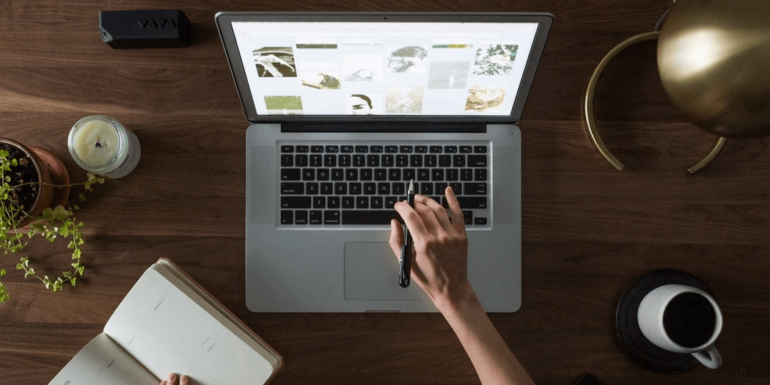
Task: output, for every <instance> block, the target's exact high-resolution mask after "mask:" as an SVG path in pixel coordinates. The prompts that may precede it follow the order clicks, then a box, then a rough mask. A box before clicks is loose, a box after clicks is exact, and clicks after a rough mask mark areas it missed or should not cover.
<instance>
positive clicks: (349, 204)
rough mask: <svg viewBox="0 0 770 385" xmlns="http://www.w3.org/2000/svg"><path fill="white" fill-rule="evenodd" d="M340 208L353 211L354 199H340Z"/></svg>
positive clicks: (354, 206)
mask: <svg viewBox="0 0 770 385" xmlns="http://www.w3.org/2000/svg"><path fill="white" fill-rule="evenodd" d="M342 208H343V209H354V208H356V198H354V197H342Z"/></svg>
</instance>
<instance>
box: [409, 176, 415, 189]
mask: <svg viewBox="0 0 770 385" xmlns="http://www.w3.org/2000/svg"><path fill="white" fill-rule="evenodd" d="M409 191H414V179H410V180H409Z"/></svg>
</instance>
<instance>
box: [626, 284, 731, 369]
mask: <svg viewBox="0 0 770 385" xmlns="http://www.w3.org/2000/svg"><path fill="white" fill-rule="evenodd" d="M709 305H710V307H709ZM637 317H638V320H639V328H640V329H641V330H642V333H643V334H644V336H645V337H647V339H648V340H650V342H652V343H653V344H655V345H656V346H658V347H659V348H661V349H665V350H668V351H670V352H674V353H685V354H687V353H689V354H692V355H693V357H695V358H696V359H697V360H698V361H700V362H701V363H702V364H703V365H705V366H706V367H707V368H710V369H716V368H718V367H720V366H722V356H721V355H720V354H719V352H718V351H717V348H716V346H715V344H716V340H717V338H719V333H721V332H722V312H721V310H720V309H719V304H717V302H716V301H715V300H714V298H713V297H711V296H710V295H709V294H708V293H706V292H705V291H703V290H701V289H698V288H695V287H692V286H687V285H676V284H670V285H663V286H660V287H658V288H655V289H654V290H652V291H651V292H649V293H648V294H647V295H646V296H645V297H644V298H643V299H642V302H641V303H640V304H639V311H638V313H637Z"/></svg>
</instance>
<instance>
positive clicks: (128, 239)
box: [0, 0, 770, 385]
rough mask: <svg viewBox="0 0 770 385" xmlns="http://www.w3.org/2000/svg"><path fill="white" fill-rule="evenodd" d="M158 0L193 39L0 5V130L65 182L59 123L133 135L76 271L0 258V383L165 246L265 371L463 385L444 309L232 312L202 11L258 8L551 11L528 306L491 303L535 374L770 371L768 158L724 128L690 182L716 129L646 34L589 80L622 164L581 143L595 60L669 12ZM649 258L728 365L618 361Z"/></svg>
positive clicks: (90, 4) (218, 95) (534, 136)
mask: <svg viewBox="0 0 770 385" xmlns="http://www.w3.org/2000/svg"><path fill="white" fill-rule="evenodd" d="M322 3H323V4H322V5H319V4H320V3H318V2H315V1H302V0H298V1H293V2H272V3H271V2H252V1H245V0H232V1H226V2H218V1H203V0H186V1H171V2H166V3H164V5H163V6H164V7H167V8H178V9H182V10H184V12H185V13H186V14H187V16H188V17H189V18H190V20H191V21H192V23H193V45H192V46H191V47H190V48H188V49H163V50H113V49H111V48H110V47H108V46H107V45H105V44H104V43H102V42H101V40H100V36H99V32H98V28H97V14H98V11H99V10H118V9H143V8H144V9H146V8H153V7H157V6H156V5H155V2H153V1H147V0H144V1H111V2H106V3H105V2H103V1H96V0H81V1H78V2H72V1H60V0H40V1H34V2H29V1H21V0H11V1H6V2H5V3H4V4H3V6H2V7H0V136H7V137H10V138H14V139H16V140H20V141H23V142H25V143H28V144H30V145H34V146H38V147H43V148H46V149H49V150H50V151H52V152H53V153H55V154H56V155H58V156H60V157H61V158H62V159H63V160H64V161H65V162H66V165H67V167H68V168H69V170H70V172H71V173H72V174H73V178H74V179H76V180H78V179H80V178H82V176H83V173H82V172H81V171H79V170H78V168H77V167H76V165H75V164H74V162H73V161H72V160H71V158H70V157H69V154H68V152H67V146H66V140H67V134H68V132H69V128H70V127H71V126H72V124H73V123H74V122H75V121H77V120H78V119H79V118H81V117H83V116H86V115H90V114H97V113H102V114H108V115H111V116H113V117H115V118H116V119H118V120H119V121H120V122H122V123H123V124H125V125H126V126H128V127H130V128H131V129H133V130H134V131H135V132H136V134H137V135H138V136H139V138H140V140H141V143H142V158H141V162H140V164H139V166H138V168H137V169H136V170H135V171H134V172H133V173H132V174H131V175H129V176H128V177H126V178H123V179H120V180H117V181H114V182H109V183H107V184H105V185H103V186H100V187H98V188H97V191H96V192H95V193H93V194H91V195H90V196H89V197H88V201H86V202H85V204H84V205H83V208H82V210H81V211H80V212H79V214H78V215H79V217H80V219H81V220H83V221H84V222H85V223H86V227H85V229H84V232H85V233H86V238H87V243H86V245H85V246H84V248H83V253H84V258H83V259H84V263H85V264H87V266H88V267H87V270H86V275H85V276H84V278H83V280H82V281H81V284H80V285H78V287H77V288H75V289H72V288H66V289H65V290H64V292H62V293H57V294H50V293H48V292H46V291H45V289H43V288H42V287H41V286H40V285H39V284H38V283H37V282H32V281H24V280H23V279H22V278H21V275H20V274H17V272H16V271H15V270H14V265H15V263H16V261H17V260H16V258H17V256H2V261H3V262H2V264H1V266H2V267H4V268H6V269H8V270H9V276H6V277H5V278H4V279H3V281H4V282H6V283H7V285H8V287H9V290H10V291H11V295H12V299H11V300H10V301H9V302H8V303H7V304H5V305H0V383H3V384H9V385H15V384H25V385H27V384H45V383H47V382H48V381H49V380H50V379H51V378H53V376H54V375H55V374H56V373H57V372H58V371H59V370H60V368H61V367H62V366H63V365H64V364H66V363H67V362H68V361H69V360H70V359H71V358H72V357H73V356H74V355H75V354H76V353H77V352H78V350H79V349H80V348H81V347H83V346H84V345H85V344H86V343H87V342H88V341H89V340H90V339H91V338H93V337H94V336H95V335H96V334H98V333H99V332H100V331H101V330H102V327H103V325H104V324H105V322H106V321H107V319H108V317H109V316H110V314H111V313H112V311H113V310H114V309H115V307H116V306H117V305H118V303H119V302H120V300H121V299H122V298H123V296H124V295H125V294H126V293H127V291H128V290H129V288H130V287H131V286H132V285H133V284H134V282H135V280H136V279H137V278H138V277H139V276H140V274H141V273H142V272H143V271H144V270H145V269H146V268H147V267H148V266H149V265H150V264H151V263H152V262H154V261H155V260H156V259H158V257H170V258H172V259H173V260H174V261H175V262H176V263H177V264H179V265H180V266H182V267H183V268H184V269H185V270H186V271H187V272H188V273H189V274H190V275H192V276H193V277H194V278H195V279H196V280H198V281H199V282H200V283H201V284H203V285H204V286H205V287H206V288H208V290H209V291H210V292H212V293H213V294H214V295H215V296H216V297H217V298H219V299H220V300H221V301H222V302H223V303H224V304H225V305H226V306H228V307H229V308H230V309H232V311H233V312H234V313H235V314H236V315H238V316H239V317H241V318H242V319H243V320H244V321H245V322H246V323H247V324H248V325H249V326H251V327H252V328H253V329H254V330H255V331H256V332H257V333H258V334H260V335H261V336H262V337H264V338H265V340H267V341H268V342H269V343H270V344H271V345H272V346H273V347H275V348H276V349H277V350H278V351H279V352H280V353H282V354H283V356H284V357H285V359H286V366H285V368H284V369H283V371H282V372H281V373H280V374H279V375H278V376H277V377H276V378H275V381H274V383H275V384H307V383H318V384H378V383H383V384H385V383H388V384H391V383H399V384H418V383H419V384H424V383H435V384H450V383H451V384H460V383H474V382H477V378H476V375H475V373H474V371H473V368H472V366H471V364H470V361H469V360H468V359H467V357H466V355H465V353H464V351H463V350H462V347H461V346H460V344H459V343H458V342H457V340H456V338H455V336H454V334H453V333H452V331H451V330H450V328H449V327H448V326H447V324H446V323H445V321H444V320H443V318H442V317H441V316H440V315H439V314H404V315H401V314H252V313H250V312H249V311H248V310H247V309H246V307H245V305H244V291H243V290H244V289H243V287H244V222H245V221H244V212H245V210H244V208H245V196H244V173H245V159H244V135H245V129H246V127H247V123H246V121H245V118H244V115H243V113H242V110H241V106H240V102H239V100H238V97H237V95H236V92H235V87H234V85H233V81H232V79H231V76H230V71H229V69H228V66H227V62H226V60H225V57H224V53H223V50H222V47H221V44H220V41H219V37H218V35H217V32H216V27H215V25H214V14H215V13H216V12H217V11H224V10H262V11H264V10H271V11H285V10H297V11H383V10H388V11H546V12H551V13H553V14H554V15H555V16H556V22H555V25H554V28H553V31H552V33H551V37H550V39H549V42H548V46H547V47H546V51H545V56H544V57H543V60H542V64H541V67H540V69H539V71H538V74H537V77H536V79H535V83H534V86H533V90H532V93H531V95H530V98H529V102H528V103H527V106H526V108H525V113H524V116H523V119H522V122H521V128H522V132H523V141H524V143H523V148H524V149H523V170H522V173H523V175H522V179H523V186H524V187H523V191H522V193H523V198H522V200H523V202H522V206H523V223H524V228H523V234H522V235H523V239H524V245H523V253H524V254H523V255H524V262H523V277H524V278H523V279H524V281H523V292H524V294H523V306H522V308H521V310H520V311H519V312H517V313H515V314H505V315H501V314H492V315H490V317H491V318H492V320H493V321H494V323H495V325H496V326H497V328H498V330H499V331H500V333H501V334H502V335H503V337H504V338H505V340H506V341H507V342H508V344H509V345H510V347H511V348H512V350H513V351H514V353H515V354H516V355H517V356H518V358H519V359H520V360H521V362H522V363H523V364H524V365H525V366H526V367H527V368H528V370H529V372H530V373H531V375H532V377H533V378H534V379H535V381H536V382H537V383H540V384H565V385H566V384H571V383H572V381H574V379H575V378H576V377H577V376H578V375H580V374H581V373H584V372H592V373H594V374H595V375H597V376H598V377H599V378H600V379H601V380H602V381H603V382H604V383H605V384H679V383H682V384H685V383H686V384H767V383H768V382H770V366H769V365H767V360H768V352H769V351H770V328H768V324H770V319H769V318H770V290H768V276H769V274H770V258H769V257H768V256H769V255H770V241H769V239H770V237H768V236H767V233H768V229H770V205H769V204H768V203H767V200H768V190H769V189H770V178H768V177H767V175H768V173H769V172H770V151H766V147H767V146H768V141H767V140H766V139H761V140H752V141H731V142H729V143H728V145H727V147H726V148H725V150H724V152H723V153H722V155H720V156H719V157H718V158H717V160H716V161H715V162H714V163H713V164H712V165H710V166H708V167H707V168H706V169H704V170H703V171H702V172H701V173H700V174H698V175H697V176H694V177H688V176H686V175H685V168H687V167H688V166H690V165H691V164H693V163H694V162H695V161H697V160H699V159H700V157H701V156H703V155H704V154H705V153H706V152H708V150H709V149H710V148H711V146H712V145H713V143H714V140H715V138H714V137H712V136H710V135H709V134H706V133H703V132H701V131H700V130H699V129H697V128H695V127H693V126H692V125H690V124H689V123H687V121H686V120H685V119H684V118H683V116H682V115H680V113H678V112H677V111H676V110H675V109H674V108H673V107H672V106H671V105H670V104H669V102H668V101H667V99H666V96H665V94H664V92H663V90H662V88H661V86H660V85H659V82H658V80H657V74H656V64H655V58H654V57H655V44H654V43H648V44H642V45H640V46H638V47H634V48H631V49H629V50H628V51H626V52H625V53H623V54H621V55H620V56H619V57H618V58H617V60H616V61H614V62H613V63H612V64H611V65H610V67H609V68H608V69H607V70H606V71H605V75H604V77H603V79H602V81H601V82H600V83H599V86H598V88H597V98H596V109H597V118H598V119H599V123H600V130H602V133H603V135H604V140H605V142H606V143H607V145H608V147H610V148H611V149H612V151H613V152H614V153H615V155H616V156H618V157H619V158H620V159H621V161H623V162H625V163H626V166H627V168H626V170H625V171H623V172H617V171H615V170H614V169H612V168H611V167H610V165H609V164H608V163H607V162H605V161H604V159H602V158H601V157H600V156H599V154H598V152H597V151H596V150H595V149H594V147H593V145H592V144H591V143H590V142H589V139H588V136H587V134H586V131H585V128H584V125H583V122H582V115H581V102H582V97H583V93H584V91H585V87H586V85H587V83H588V80H589V78H590V76H591V73H592V71H593V69H594V67H595V66H596V64H597V63H598V62H599V60H600V59H601V58H602V57H603V56H604V54H605V53H607V52H608V51H609V50H610V49H611V48H612V47H614V46H615V45H616V44H617V43H619V42H620V41H622V40H623V39H625V38H627V37H630V36H632V35H634V34H637V33H640V32H647V31H650V30H652V28H653V26H654V25H655V23H656V22H657V21H658V18H659V17H660V15H661V14H662V13H663V12H664V11H665V10H666V8H667V7H668V6H669V5H670V3H671V2H670V1H668V0H654V1H610V0H599V1H590V2H585V1H577V0H560V1H548V2H542V1H531V0H530V1H479V2H475V1H464V2H457V3H451V4H447V2H446V1H443V0H442V1H437V0H424V1H419V2H417V1H415V2H407V1H396V0H386V1H384V2H382V1H381V2H366V1H346V0H332V1H326V2H322ZM62 249H63V246H62V245H58V246H56V247H51V246H49V245H42V244H40V243H36V244H35V245H34V246H31V247H30V248H29V249H28V250H27V252H26V253H25V255H28V256H30V257H31V258H32V259H33V260H34V261H35V262H36V263H37V266H38V270H39V271H42V270H48V269H50V270H53V271H55V270H57V269H60V268H61V267H60V266H67V264H68V263H69V262H68V258H69V257H68V255H67V253H65V252H63V251H62ZM664 268H676V269H682V270H685V271H687V272H689V273H691V274H694V275H696V276H698V277H700V278H701V279H703V280H704V281H706V282H707V283H708V284H709V285H710V286H711V288H712V290H713V291H714V292H715V294H716V297H717V299H718V300H719V301H720V303H721V305H722V307H723V312H724V317H725V326H724V331H723V333H722V336H721V338H720V340H719V344H718V347H719V350H720V351H721V353H722V355H723V357H724V366H723V367H722V368H721V369H719V370H716V371H712V370H708V369H705V368H696V369H695V370H693V371H691V372H688V373H686V374H682V375H676V376H662V375H658V374H654V373H652V372H649V371H646V370H644V369H642V368H640V367H638V366H637V365H636V364H634V363H633V362H632V361H631V360H630V359H629V357H628V356H627V355H626V354H625V353H624V351H623V350H622V347H621V345H620V343H619V342H618V339H617V337H616V335H615V327H614V315H615V307H616V305H617V302H618V300H619V298H620V296H621V294H622V293H623V292H624V290H625V289H626V287H628V285H630V284H631V283H632V282H633V281H634V280H635V279H637V278H638V277H640V276H642V275H644V274H646V273H648V272H651V271H654V270H657V269H664Z"/></svg>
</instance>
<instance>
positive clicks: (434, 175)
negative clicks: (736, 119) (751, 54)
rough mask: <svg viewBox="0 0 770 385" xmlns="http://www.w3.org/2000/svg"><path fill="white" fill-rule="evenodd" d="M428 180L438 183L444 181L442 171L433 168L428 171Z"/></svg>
mask: <svg viewBox="0 0 770 385" xmlns="http://www.w3.org/2000/svg"><path fill="white" fill-rule="evenodd" d="M430 178H431V180H432V181H434V182H440V181H443V180H444V169H441V168H434V169H432V170H431V171H430Z"/></svg>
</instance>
